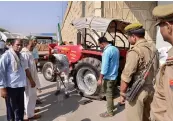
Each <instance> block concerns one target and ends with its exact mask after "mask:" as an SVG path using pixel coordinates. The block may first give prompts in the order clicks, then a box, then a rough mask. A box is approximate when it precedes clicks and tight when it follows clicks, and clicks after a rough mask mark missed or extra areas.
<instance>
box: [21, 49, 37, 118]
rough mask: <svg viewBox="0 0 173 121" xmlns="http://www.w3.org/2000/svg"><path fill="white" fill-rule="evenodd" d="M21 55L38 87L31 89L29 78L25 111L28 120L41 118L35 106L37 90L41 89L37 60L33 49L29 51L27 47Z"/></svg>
mask: <svg viewBox="0 0 173 121" xmlns="http://www.w3.org/2000/svg"><path fill="white" fill-rule="evenodd" d="M21 54H22V56H23V57H24V58H25V59H26V60H27V64H28V65H27V66H28V68H29V71H30V73H31V76H32V78H33V80H34V81H35V84H36V86H35V87H34V88H31V85H30V83H29V80H28V78H27V86H26V88H25V95H24V97H25V111H26V115H27V117H28V119H30V118H33V117H39V116H35V114H34V111H35V105H36V100H37V93H36V89H37V88H40V83H39V78H38V74H37V69H36V64H35V60H34V57H33V55H32V49H31V50H29V49H28V48H27V47H24V48H23V49H22V51H21ZM34 119H35V118H34Z"/></svg>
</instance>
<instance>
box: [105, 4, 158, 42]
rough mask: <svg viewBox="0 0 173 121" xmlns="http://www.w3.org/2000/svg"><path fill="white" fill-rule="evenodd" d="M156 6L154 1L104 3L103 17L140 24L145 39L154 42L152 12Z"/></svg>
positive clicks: (154, 28)
mask: <svg viewBox="0 0 173 121" xmlns="http://www.w3.org/2000/svg"><path fill="white" fill-rule="evenodd" d="M156 5H157V2H156V1H154V2H153V1H144V2H142V1H133V2H131V1H116V2H115V1H104V3H103V16H104V17H106V18H115V19H120V20H125V21H128V22H132V23H133V22H140V23H141V24H143V26H144V28H145V29H146V38H147V39H148V40H151V41H155V40H156V27H154V24H155V19H154V17H153V16H152V10H153V9H154V7H155V6H156Z"/></svg>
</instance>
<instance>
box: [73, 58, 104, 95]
mask: <svg viewBox="0 0 173 121" xmlns="http://www.w3.org/2000/svg"><path fill="white" fill-rule="evenodd" d="M100 71H101V61H100V60H98V59H96V58H92V57H87V58H84V59H82V60H80V61H79V62H78V63H77V64H76V66H75V79H76V84H77V86H78V88H79V90H80V91H81V92H82V93H83V94H84V95H86V96H93V95H97V94H98V93H99V92H100V88H98V86H97V80H98V79H99V75H100Z"/></svg>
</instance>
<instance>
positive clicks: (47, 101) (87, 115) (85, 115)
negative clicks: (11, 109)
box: [0, 74, 126, 121]
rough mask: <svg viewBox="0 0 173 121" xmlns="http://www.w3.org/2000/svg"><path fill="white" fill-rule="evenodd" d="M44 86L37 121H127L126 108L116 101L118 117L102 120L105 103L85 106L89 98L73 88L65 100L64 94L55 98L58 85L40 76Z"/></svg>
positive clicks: (2, 113) (1, 116) (0, 103)
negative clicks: (80, 94) (39, 115)
mask: <svg viewBox="0 0 173 121" xmlns="http://www.w3.org/2000/svg"><path fill="white" fill-rule="evenodd" d="M39 78H40V82H41V85H42V93H40V94H39V98H40V99H41V100H42V102H43V104H41V105H38V106H37V108H40V109H41V112H40V114H41V115H42V117H41V119H39V120H35V121H126V119H125V111H124V106H118V105H117V101H118V99H115V107H116V109H115V112H116V115H115V116H114V117H111V118H101V117H99V114H100V113H103V112H105V111H106V102H105V101H96V100H93V102H90V103H88V104H84V102H85V101H86V100H89V99H87V98H84V97H81V96H79V95H78V94H77V93H76V91H75V90H74V88H73V85H72V84H71V85H72V86H71V88H70V89H71V95H70V97H69V98H68V99H64V93H63V92H62V93H61V94H60V95H59V96H55V95H54V93H55V91H56V83H54V82H47V81H45V79H44V77H43V76H42V74H39ZM0 121H6V108H5V103H4V100H3V99H2V98H0Z"/></svg>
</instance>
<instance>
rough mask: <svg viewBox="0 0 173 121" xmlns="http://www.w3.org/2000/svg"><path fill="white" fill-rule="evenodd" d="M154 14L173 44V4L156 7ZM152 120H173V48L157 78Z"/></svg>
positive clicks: (163, 34)
mask: <svg viewBox="0 0 173 121" xmlns="http://www.w3.org/2000/svg"><path fill="white" fill-rule="evenodd" d="M153 15H154V16H155V17H156V18H157V19H158V22H157V24H156V25H158V26H159V27H160V32H161V34H162V36H163V39H164V41H167V42H169V43H170V44H171V45H173V4H169V5H159V6H157V7H155V8H154V9H153ZM151 120H152V121H173V48H171V49H170V50H169V51H168V58H167V60H166V64H165V65H163V66H162V67H161V69H160V71H159V73H158V75H157V78H156V85H155V93H154V97H153V101H152V104H151Z"/></svg>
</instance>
